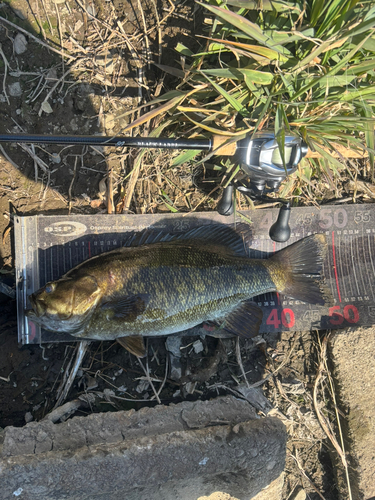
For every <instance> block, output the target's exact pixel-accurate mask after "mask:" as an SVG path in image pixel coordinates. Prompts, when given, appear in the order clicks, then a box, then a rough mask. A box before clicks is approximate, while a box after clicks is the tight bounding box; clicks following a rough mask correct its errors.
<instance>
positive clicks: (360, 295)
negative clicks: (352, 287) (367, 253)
mask: <svg viewBox="0 0 375 500" xmlns="http://www.w3.org/2000/svg"><path fill="white" fill-rule="evenodd" d="M355 242H356V248H357V262H358V269H359V274H360V276H361V278H360V279H361V283H362V286H363V292H365V289H364V288H365V286H366V284H365V279H364V277H363V272H362V265H364V266H365V263H364V261H362V260H361V259H360V257H359V246H358V238H356V239H355ZM363 295H366V292H365V293H361V292H360V293H359V295H358V298H359V297H362V299H363Z"/></svg>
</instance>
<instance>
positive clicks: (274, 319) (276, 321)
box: [266, 309, 281, 328]
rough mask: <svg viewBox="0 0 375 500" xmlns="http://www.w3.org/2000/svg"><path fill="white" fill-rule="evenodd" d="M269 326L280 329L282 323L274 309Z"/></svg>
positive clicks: (268, 321)
mask: <svg viewBox="0 0 375 500" xmlns="http://www.w3.org/2000/svg"><path fill="white" fill-rule="evenodd" d="M266 323H267V325H273V326H274V327H275V328H279V326H280V323H281V321H280V320H279V318H278V315H277V309H272V311H271V314H270V315H269V316H268V318H267V321H266Z"/></svg>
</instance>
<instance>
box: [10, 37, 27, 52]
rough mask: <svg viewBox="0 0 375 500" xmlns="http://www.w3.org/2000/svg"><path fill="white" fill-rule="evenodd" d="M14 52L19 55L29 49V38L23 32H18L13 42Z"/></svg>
mask: <svg viewBox="0 0 375 500" xmlns="http://www.w3.org/2000/svg"><path fill="white" fill-rule="evenodd" d="M13 48H14V52H15V53H16V54H17V55H20V54H23V53H24V52H26V50H27V40H26V37H25V35H23V34H22V33H17V35H16V37H15V39H14V42H13Z"/></svg>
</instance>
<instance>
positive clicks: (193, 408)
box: [0, 396, 287, 500]
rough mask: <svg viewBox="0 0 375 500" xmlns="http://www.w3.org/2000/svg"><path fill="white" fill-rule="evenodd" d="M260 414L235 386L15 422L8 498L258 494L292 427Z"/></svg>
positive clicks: (4, 472)
mask: <svg viewBox="0 0 375 500" xmlns="http://www.w3.org/2000/svg"><path fill="white" fill-rule="evenodd" d="M252 415H253V410H252V409H251V406H250V405H249V403H247V402H246V401H244V400H239V399H236V398H234V397H231V396H226V397H222V398H217V399H214V400H212V401H198V402H187V401H185V402H183V403H179V404H177V405H171V406H168V407H167V406H161V405H160V406H156V407H154V408H143V409H142V410H140V411H138V412H135V411H134V410H131V411H129V412H115V413H105V414H103V413H96V414H92V415H89V416H88V417H75V418H73V419H71V420H68V421H66V422H64V423H62V424H58V425H57V424H53V423H52V422H49V421H47V420H44V421H42V422H32V423H30V424H27V425H26V426H25V427H22V428H14V427H7V428H6V429H5V431H4V443H3V446H2V450H1V456H2V457H3V458H2V459H1V460H0V481H1V489H2V494H3V498H13V496H14V492H15V491H17V490H18V489H22V495H24V497H25V498H27V499H28V500H40V499H41V498H48V500H57V499H58V500H61V499H62V498H69V500H78V499H79V500H115V499H116V500H117V499H118V498H125V497H126V499H127V500H146V499H147V500H150V499H152V500H176V498H178V500H196V499H197V498H199V497H202V496H203V497H205V496H209V495H212V493H214V492H217V491H220V492H222V493H223V495H224V496H223V495H222V496H221V498H222V499H224V498H225V499H229V498H231V497H232V498H240V499H241V500H250V499H251V498H253V497H254V496H255V495H256V494H258V493H259V492H260V491H261V490H262V489H264V488H265V487H266V486H267V485H268V484H270V483H272V482H273V481H274V480H275V479H277V478H278V477H279V476H280V474H281V473H282V471H283V469H284V464H285V453H286V437H287V436H286V431H285V427H284V425H283V424H282V422H281V421H280V420H279V419H276V418H268V417H267V418H262V419H253V418H252ZM124 487H125V488H126V495H125V496H124ZM271 498H272V497H271Z"/></svg>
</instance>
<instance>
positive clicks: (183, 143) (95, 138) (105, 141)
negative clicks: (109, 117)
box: [0, 134, 212, 151]
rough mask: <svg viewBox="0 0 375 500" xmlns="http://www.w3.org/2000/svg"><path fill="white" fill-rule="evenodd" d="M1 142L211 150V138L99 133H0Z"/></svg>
mask: <svg viewBox="0 0 375 500" xmlns="http://www.w3.org/2000/svg"><path fill="white" fill-rule="evenodd" d="M1 142H18V143H28V144H62V145H72V146H75V145H82V146H115V147H129V148H160V149H198V150H201V151H210V150H211V146H212V143H211V139H163V138H152V137H122V136H114V137H108V136H100V135H72V136H64V135H43V134H40V135H38V134H0V143H1Z"/></svg>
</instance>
